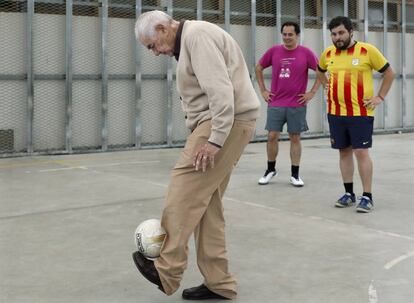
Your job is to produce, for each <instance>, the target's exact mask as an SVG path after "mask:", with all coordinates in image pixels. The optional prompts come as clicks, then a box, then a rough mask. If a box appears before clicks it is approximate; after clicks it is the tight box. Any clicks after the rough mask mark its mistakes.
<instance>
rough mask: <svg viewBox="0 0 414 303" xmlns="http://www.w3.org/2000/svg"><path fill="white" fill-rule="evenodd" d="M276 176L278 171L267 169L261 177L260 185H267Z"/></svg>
mask: <svg viewBox="0 0 414 303" xmlns="http://www.w3.org/2000/svg"><path fill="white" fill-rule="evenodd" d="M275 176H277V171H268V170H266V172H265V174H264V176H263V177H261V178H260V179H259V184H260V185H266V184H268V183H269V181H270V180H271V179H272V178H273V177H275Z"/></svg>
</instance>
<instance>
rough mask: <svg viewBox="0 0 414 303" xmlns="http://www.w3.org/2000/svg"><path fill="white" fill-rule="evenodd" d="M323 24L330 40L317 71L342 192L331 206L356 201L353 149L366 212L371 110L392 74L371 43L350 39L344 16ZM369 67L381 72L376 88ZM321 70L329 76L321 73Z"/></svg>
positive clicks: (369, 190) (369, 184)
mask: <svg viewBox="0 0 414 303" xmlns="http://www.w3.org/2000/svg"><path fill="white" fill-rule="evenodd" d="M328 27H329V30H330V32H331V38H332V42H333V45H331V46H329V47H328V48H326V49H325V50H324V52H323V53H322V55H321V56H320V59H319V65H318V77H319V79H320V80H321V81H322V83H323V84H324V85H325V87H326V86H327V94H328V96H327V97H328V122H329V130H330V137H331V145H332V148H334V149H339V157H340V161H339V167H340V169H341V174H342V180H343V182H344V187H345V194H344V195H343V196H342V197H340V198H339V199H338V201H336V203H335V206H336V207H341V208H343V207H347V206H350V205H353V204H355V202H356V199H355V194H354V190H353V174H354V160H353V155H355V158H356V160H357V165H358V171H359V175H360V177H361V181H362V188H363V193H362V196H361V197H360V198H359V199H358V204H357V208H356V210H357V212H363V213H367V212H370V211H371V210H372V208H373V205H374V204H373V199H372V167H373V165H372V160H371V158H370V155H369V151H368V149H369V148H370V147H371V146H372V132H373V125H374V110H375V108H376V107H377V106H378V105H379V104H381V103H382V102H383V101H384V98H385V96H386V95H387V93H388V91H389V89H390V87H391V84H392V82H393V80H394V71H393V70H392V68H391V66H390V64H389V63H388V61H387V59H385V57H384V56H383V55H382V54H381V52H380V51H379V50H378V49H377V48H376V47H375V46H373V45H371V44H369V43H364V42H359V41H355V40H354V39H353V29H352V22H351V20H350V19H349V18H347V17H342V16H339V17H335V18H333V19H332V20H331V22H330V23H329V26H328ZM373 70H376V71H378V72H380V73H382V74H383V79H382V81H381V85H380V87H379V90H378V92H377V93H376V94H375V93H374V85H373V77H372V71H373ZM325 72H328V74H329V77H326V76H325V74H324V73H325Z"/></svg>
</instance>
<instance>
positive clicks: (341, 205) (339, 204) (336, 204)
mask: <svg viewBox="0 0 414 303" xmlns="http://www.w3.org/2000/svg"><path fill="white" fill-rule="evenodd" d="M353 205H355V202H352V203H349V204H348V205H343V204H341V203H335V207H338V208H347V207H350V206H353Z"/></svg>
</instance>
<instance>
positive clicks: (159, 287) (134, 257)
mask: <svg viewBox="0 0 414 303" xmlns="http://www.w3.org/2000/svg"><path fill="white" fill-rule="evenodd" d="M137 255H138V252H137V251H136V252H134V253H132V259H133V260H134V263H135V267H136V268H138V270H139V272H140V273H141V275H142V276H143V277H144V278H145V279H146V280H147V281H149V282H151V283H152V284H155V286H158V289H159V290H161V291H162V292H164V293H165V291H164V289H163V288H162V287H161V286H159V285H158V284H157V282H154V281H151V280H150V279H148V278H147V276H146V275H145V274H144V272H143V270H142V269H141V267H140V266H139V265H138V261H137V258H136V256H137Z"/></svg>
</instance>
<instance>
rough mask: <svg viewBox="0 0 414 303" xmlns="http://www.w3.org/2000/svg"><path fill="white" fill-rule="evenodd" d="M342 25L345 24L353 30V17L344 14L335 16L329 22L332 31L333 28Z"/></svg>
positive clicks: (348, 29) (349, 29) (348, 28)
mask: <svg viewBox="0 0 414 303" xmlns="http://www.w3.org/2000/svg"><path fill="white" fill-rule="evenodd" d="M341 25H343V26H344V27H345V28H346V30H347V31H348V32H351V31H352V30H353V28H352V22H351V19H349V18H348V17H344V16H337V17H335V18H333V19H332V20H331V22H329V24H328V28H329V30H330V31H332V29H334V28H335V27H338V26H341Z"/></svg>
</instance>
